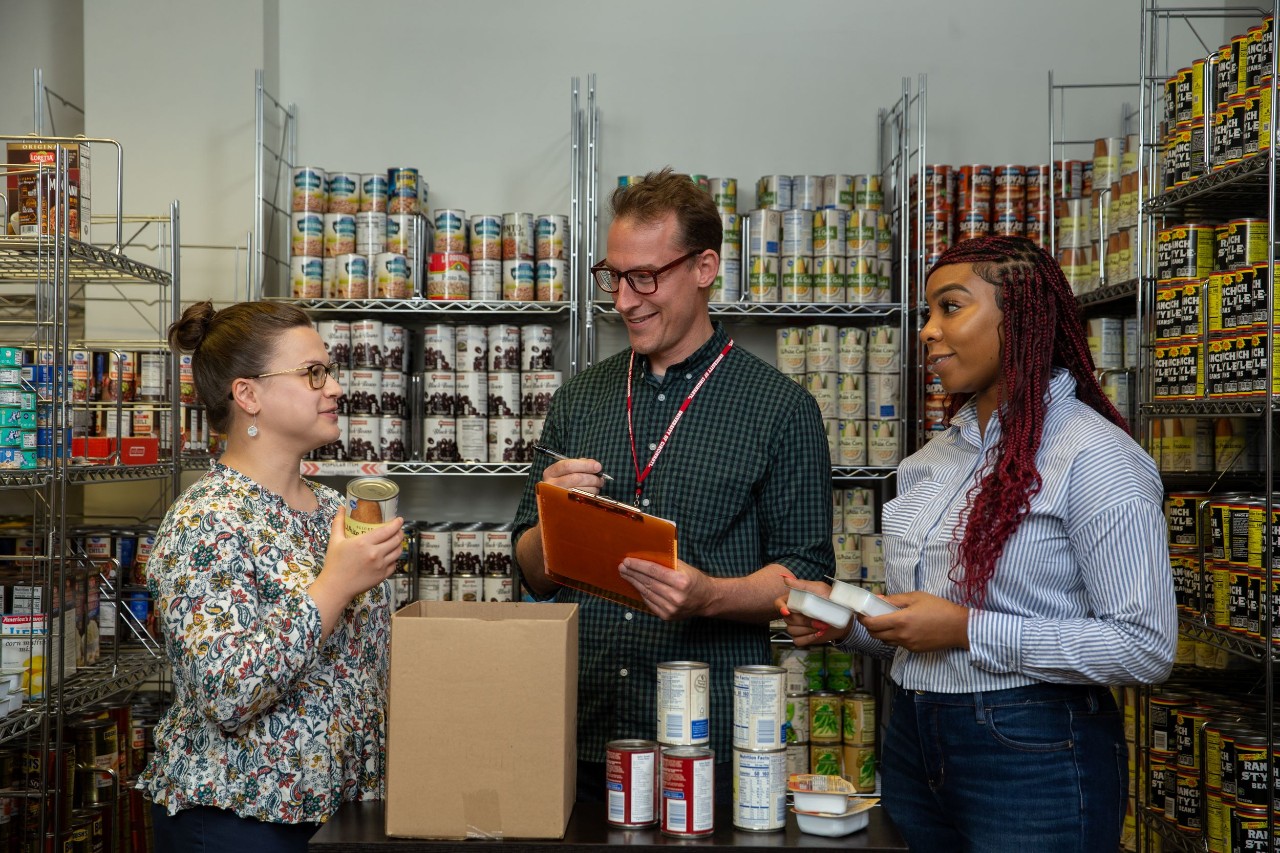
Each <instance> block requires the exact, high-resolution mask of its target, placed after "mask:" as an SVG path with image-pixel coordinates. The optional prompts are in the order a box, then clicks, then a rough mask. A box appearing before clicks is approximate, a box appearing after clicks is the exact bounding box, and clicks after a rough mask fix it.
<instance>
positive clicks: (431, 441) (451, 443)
mask: <svg viewBox="0 0 1280 853" xmlns="http://www.w3.org/2000/svg"><path fill="white" fill-rule="evenodd" d="M422 458H423V460H424V461H426V462H456V461H458V422H457V421H456V420H455V419H454V418H453V416H452V415H450V416H448V417H441V416H438V415H427V416H426V417H425V418H423V419H422Z"/></svg>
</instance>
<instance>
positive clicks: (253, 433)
mask: <svg viewBox="0 0 1280 853" xmlns="http://www.w3.org/2000/svg"><path fill="white" fill-rule="evenodd" d="M245 432H247V433H249V438H257V437H258V413H257V412H254V413H253V423H251V424H249V428H248V429H247V430H245Z"/></svg>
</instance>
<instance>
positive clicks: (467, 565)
mask: <svg viewBox="0 0 1280 853" xmlns="http://www.w3.org/2000/svg"><path fill="white" fill-rule="evenodd" d="M416 541H417V565H418V585H417V598H418V600H420V601H513V600H515V590H514V589H513V586H512V579H513V576H514V571H513V569H514V566H515V548H514V543H513V542H512V540H511V525H510V524H505V523H485V522H470V523H468V522H437V523H435V524H427V523H425V522H422V523H419V524H418V526H417V533H416Z"/></svg>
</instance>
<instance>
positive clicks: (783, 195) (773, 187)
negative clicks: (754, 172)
mask: <svg viewBox="0 0 1280 853" xmlns="http://www.w3.org/2000/svg"><path fill="white" fill-rule="evenodd" d="M756 204H757V205H759V206H760V207H761V208H766V209H769V210H778V211H781V210H787V209H789V208H791V207H794V205H793V204H792V203H791V176H790V175H765V176H764V177H762V178H760V179H759V180H758V181H756Z"/></svg>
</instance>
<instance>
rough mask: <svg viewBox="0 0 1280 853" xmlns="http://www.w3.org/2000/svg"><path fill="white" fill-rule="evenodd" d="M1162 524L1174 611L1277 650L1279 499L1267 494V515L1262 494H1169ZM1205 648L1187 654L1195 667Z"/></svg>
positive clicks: (1279, 631)
mask: <svg viewBox="0 0 1280 853" xmlns="http://www.w3.org/2000/svg"><path fill="white" fill-rule="evenodd" d="M1165 519H1166V521H1167V523H1168V527H1169V560H1170V564H1171V565H1172V567H1173V581H1174V594H1175V597H1176V600H1177V603H1178V608H1179V609H1180V610H1181V611H1183V612H1184V613H1186V614H1188V615H1194V616H1197V617H1203V618H1204V619H1205V621H1206V622H1207V623H1208V624H1210V625H1212V626H1213V627H1215V628H1217V629H1219V630H1221V631H1225V632H1228V633H1231V634H1235V635H1237V636H1240V637H1244V638H1247V639H1250V640H1254V641H1258V642H1261V643H1267V642H1268V641H1270V643H1271V644H1272V645H1273V646H1275V647H1280V495H1273V496H1272V509H1271V517H1270V518H1268V517H1267V507H1266V496H1265V495H1256V494H1248V493H1244V492H1219V493H1209V492H1171V493H1170V494H1169V495H1167V496H1166V498H1165ZM1268 530H1269V531H1270V537H1271V543H1270V544H1271V563H1270V565H1268V564H1267V554H1266V546H1267V542H1266V537H1267V531H1268ZM1268 607H1269V608H1270V609H1271V626H1272V627H1271V633H1272V636H1271V637H1267V636H1266V629H1265V624H1266V622H1265V617H1266V615H1267V608H1268ZM1200 645H1203V644H1200ZM1208 651H1209V650H1208V649H1204V650H1201V649H1200V648H1199V647H1194V648H1193V649H1192V652H1193V653H1194V659H1195V660H1196V661H1197V662H1200V663H1203V662H1204V661H1203V660H1202V659H1201V657H1200V656H1201V655H1202V654H1207V653H1208Z"/></svg>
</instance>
